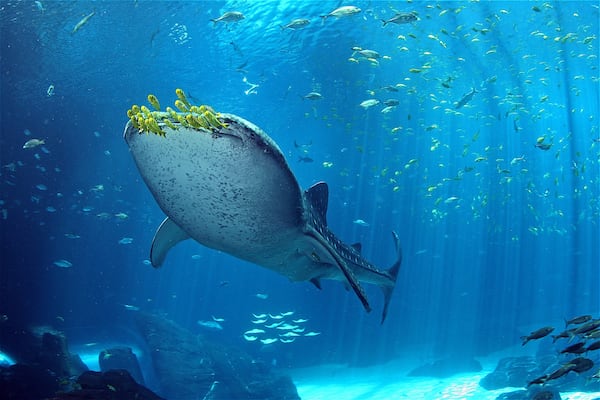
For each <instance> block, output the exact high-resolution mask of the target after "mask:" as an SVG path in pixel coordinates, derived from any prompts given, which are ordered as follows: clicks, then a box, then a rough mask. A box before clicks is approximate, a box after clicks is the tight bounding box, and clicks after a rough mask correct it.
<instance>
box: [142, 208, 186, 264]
mask: <svg viewBox="0 0 600 400" xmlns="http://www.w3.org/2000/svg"><path fill="white" fill-rule="evenodd" d="M189 238H190V236H189V235H188V234H187V233H185V232H184V231H183V229H181V228H180V227H179V226H177V224H176V223H175V222H173V221H171V220H170V219H169V218H168V217H167V218H165V220H164V221H163V222H162V223H161V224H160V226H159V227H158V229H157V230H156V233H155V234H154V239H152V247H151V248H150V262H151V263H152V266H153V267H155V268H158V267H160V266H161V265H162V263H163V261H165V257H166V256H167V253H168V252H169V250H171V248H172V247H173V246H175V245H176V244H177V243H179V242H183V241H184V240H186V239H189Z"/></svg>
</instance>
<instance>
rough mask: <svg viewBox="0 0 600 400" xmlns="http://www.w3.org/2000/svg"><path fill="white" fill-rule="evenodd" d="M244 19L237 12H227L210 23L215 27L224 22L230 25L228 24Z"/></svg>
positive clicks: (242, 15)
mask: <svg viewBox="0 0 600 400" xmlns="http://www.w3.org/2000/svg"><path fill="white" fill-rule="evenodd" d="M244 18H246V17H244V14H242V13H241V12H239V11H227V12H226V13H225V14H223V15H221V16H220V17H219V18H213V19H211V21H212V22H214V24H215V25H216V24H217V23H218V22H226V23H230V22H238V21H241V20H243V19H244Z"/></svg>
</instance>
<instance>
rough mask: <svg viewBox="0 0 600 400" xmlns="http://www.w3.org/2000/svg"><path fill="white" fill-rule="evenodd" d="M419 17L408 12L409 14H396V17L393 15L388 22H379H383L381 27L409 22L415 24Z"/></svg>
mask: <svg viewBox="0 0 600 400" xmlns="http://www.w3.org/2000/svg"><path fill="white" fill-rule="evenodd" d="M418 20H419V17H417V14H416V13H414V12H409V13H396V15H394V16H393V17H392V18H390V19H388V20H384V19H382V20H381V22H383V26H386V25H387V24H390V23H391V24H398V25H400V24H408V23H411V22H415V21H418Z"/></svg>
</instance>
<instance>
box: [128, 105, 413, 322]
mask: <svg viewBox="0 0 600 400" xmlns="http://www.w3.org/2000/svg"><path fill="white" fill-rule="evenodd" d="M171 111H172V110H171ZM164 114H165V115H167V114H166V113H164ZM177 114H178V113H177ZM145 115H147V114H145ZM171 117H172V118H171V119H170V120H166V119H165V118H163V119H162V120H161V119H160V118H158V117H157V118H153V119H152V121H151V123H152V126H153V127H154V126H156V128H149V129H150V130H152V132H154V133H156V134H152V132H149V131H148V129H147V130H146V131H145V132H144V128H143V126H144V125H143V122H142V121H140V122H141V123H142V126H140V124H138V123H136V122H135V118H134V119H132V120H130V121H129V122H128V123H127V125H126V126H125V131H124V139H125V141H126V143H127V145H128V146H129V150H130V153H131V155H132V156H133V159H134V161H135V164H136V165H137V168H138V170H139V173H140V175H141V176H142V179H143V180H144V182H145V184H146V185H147V186H148V188H149V189H150V192H151V193H152V195H153V197H154V199H155V200H156V202H157V203H158V206H159V207H160V208H161V210H162V211H163V212H164V213H165V214H166V216H167V217H166V218H165V220H164V221H163V222H162V224H161V225H160V226H159V227H158V230H157V231H156V234H155V236H154V239H153V241H152V245H151V249H150V261H151V263H152V265H153V266H154V267H159V266H161V265H162V264H163V263H164V261H165V257H166V255H167V253H168V251H169V250H170V249H171V248H173V247H174V246H175V245H176V244H178V243H180V242H182V241H184V240H187V239H190V238H191V239H193V240H195V241H196V242H198V243H200V244H202V245H204V246H206V247H209V248H211V249H215V250H220V251H222V252H225V253H228V254H230V255H232V256H234V257H237V258H239V259H242V260H246V261H249V262H251V263H254V264H257V265H259V266H262V267H265V268H268V269H270V270H273V271H276V272H278V273H280V274H282V275H284V276H286V277H288V278H289V279H290V280H292V281H310V282H312V283H313V284H314V285H315V286H316V287H317V288H319V289H320V288H321V280H323V279H330V280H337V281H341V282H343V283H344V284H346V285H347V287H349V288H351V289H352V290H353V291H354V293H356V295H357V296H358V299H359V300H360V301H361V303H362V305H363V306H364V308H365V310H366V311H367V312H369V311H371V306H370V304H369V300H368V299H367V295H366V294H365V291H364V288H363V287H362V285H361V284H362V283H369V284H374V285H377V286H378V287H380V288H381V290H382V292H383V295H384V306H383V312H382V318H381V323H383V322H384V321H385V318H386V315H387V311H388V305H389V301H390V298H391V295H392V292H393V289H394V286H395V284H396V277H397V275H398V271H399V269H400V264H401V262H402V250H401V248H400V244H399V238H398V235H397V234H396V233H395V232H392V239H393V243H394V247H395V252H396V258H395V262H394V263H393V265H392V266H391V267H390V268H389V269H387V270H383V269H380V268H378V267H376V266H375V265H374V264H372V263H371V262H369V261H367V260H366V259H365V258H364V257H363V256H362V255H361V246H360V244H353V245H348V244H346V243H344V242H342V241H341V240H340V239H338V238H337V237H336V236H335V235H334V233H333V232H332V231H331V230H330V229H329V228H328V226H327V207H328V196H329V189H328V186H327V184H326V183H325V182H318V183H316V184H314V185H313V186H311V187H310V188H308V189H307V190H304V191H303V190H302V189H301V188H300V185H299V184H298V181H297V180H296V177H295V176H294V174H293V173H292V171H291V169H290V167H289V165H288V163H287V162H286V160H285V157H284V155H283V153H282V151H281V150H280V148H279V147H278V145H277V144H276V143H275V141H273V139H271V138H270V137H269V136H268V135H267V134H266V133H265V132H263V131H262V130H261V129H260V128H258V127H257V126H256V125H254V124H252V123H251V122H249V121H246V120H245V119H243V118H241V117H238V116H236V115H233V114H225V113H222V114H218V121H216V123H215V124H214V125H213V126H210V127H209V128H210V129H207V128H206V127H202V126H199V125H198V124H194V126H192V125H190V124H187V123H186V122H185V119H184V118H180V115H179V116H178V115H175V114H173V113H171ZM154 120H156V125H155V121H154ZM188 120H189V121H192V122H193V119H189V118H188ZM161 121H164V122H161ZM149 124H150V123H149Z"/></svg>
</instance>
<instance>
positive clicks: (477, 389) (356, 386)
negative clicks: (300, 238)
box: [289, 364, 600, 400]
mask: <svg viewBox="0 0 600 400" xmlns="http://www.w3.org/2000/svg"><path fill="white" fill-rule="evenodd" d="M492 370H493V368H489V369H484V370H483V371H481V372H478V373H470V374H459V375H454V376H452V377H449V378H443V379H440V378H425V377H418V378H417V377H408V376H406V375H407V373H408V371H406V370H401V369H399V368H396V366H394V365H393V364H388V365H386V366H385V367H384V368H382V367H369V368H348V367H345V366H343V365H326V366H321V367H318V368H307V369H301V370H292V371H289V374H290V375H291V377H292V379H293V380H294V383H295V384H296V387H297V389H298V394H299V395H300V397H301V398H302V400H334V399H335V400H392V399H436V400H437V399H477V400H495V399H496V397H498V396H499V395H500V394H502V393H506V392H512V391H515V390H520V389H523V388H505V389H500V390H485V389H484V388H482V387H481V386H479V380H480V379H481V378H483V377H484V376H485V375H487V374H488V373H489V372H491V371H492ZM394 371H395V372H394ZM561 397H562V398H563V400H566V399H569V400H594V399H598V398H600V392H596V393H584V392H562V393H561Z"/></svg>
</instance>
